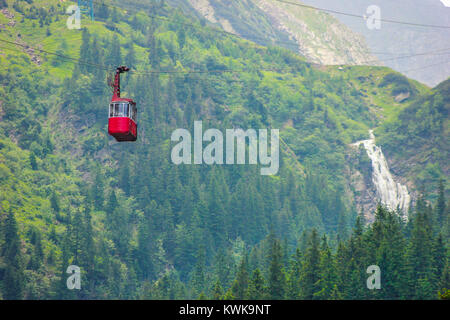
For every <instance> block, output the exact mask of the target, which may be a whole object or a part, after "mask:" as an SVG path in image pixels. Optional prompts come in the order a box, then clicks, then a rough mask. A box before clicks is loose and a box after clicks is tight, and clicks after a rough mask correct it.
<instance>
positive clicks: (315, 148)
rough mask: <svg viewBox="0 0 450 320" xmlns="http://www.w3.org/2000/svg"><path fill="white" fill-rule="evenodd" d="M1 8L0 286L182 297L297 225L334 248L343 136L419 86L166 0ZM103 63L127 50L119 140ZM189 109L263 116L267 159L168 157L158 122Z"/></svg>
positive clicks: (292, 236)
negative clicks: (218, 26)
mask: <svg viewBox="0 0 450 320" xmlns="http://www.w3.org/2000/svg"><path fill="white" fill-rule="evenodd" d="M39 9H40V10H39ZM103 9H104V8H103ZM8 11H9V12H10V13H13V14H14V20H15V22H16V23H15V24H14V25H10V26H6V27H5V28H4V29H3V30H2V33H1V37H0V39H2V40H7V41H12V42H16V41H17V42H18V43H19V44H21V45H23V46H17V45H13V44H11V43H4V42H3V44H2V48H1V52H0V53H1V54H0V64H1V66H2V68H3V69H4V70H5V72H4V73H2V74H1V76H0V81H1V86H0V118H1V122H0V137H1V147H0V181H1V184H0V186H1V191H2V192H1V193H0V210H1V211H0V217H1V218H0V245H1V247H2V250H0V252H1V258H0V283H1V287H0V291H1V295H2V297H10V294H11V290H10V288H9V287H8V286H7V285H5V283H8V281H10V280H11V279H12V280H15V282H17V283H18V284H19V285H18V288H20V287H21V288H20V289H18V290H17V292H15V294H16V295H17V296H18V297H20V298H29V299H33V298H34V299H36V298H38V299H48V298H58V299H66V298H79V299H104V298H120V299H134V298H154V299H161V298H171V299H176V298H197V297H199V296H200V295H201V293H206V294H210V293H211V291H212V287H213V285H214V282H215V281H219V282H220V283H219V284H220V286H222V287H223V288H224V289H225V290H228V289H229V288H231V287H232V283H233V279H234V278H235V276H236V274H237V272H238V271H237V270H238V266H239V264H240V261H241V260H243V258H244V257H245V256H246V254H247V252H250V253H249V255H251V256H252V258H251V259H250V261H251V263H252V266H253V269H254V268H256V267H257V266H260V267H261V268H262V267H264V266H265V265H266V264H267V259H266V258H265V257H266V256H267V255H266V253H267V250H266V249H267V248H268V247H269V245H270V243H271V242H270V239H273V238H274V237H279V238H282V239H284V240H285V243H284V244H283V250H285V251H286V252H287V254H286V255H285V258H286V260H288V259H287V258H288V253H289V254H290V253H291V252H293V250H294V249H295V248H296V247H297V244H298V242H300V240H299V239H304V238H305V236H306V232H307V231H308V230H309V229H312V228H315V229H316V230H318V231H317V233H320V234H327V235H328V237H329V243H330V245H331V246H333V247H336V246H337V244H338V242H339V241H340V240H342V239H347V238H348V237H349V234H350V231H349V230H350V229H351V228H352V227H353V225H354V221H355V218H356V215H357V213H356V210H355V205H354V202H353V194H352V192H351V190H349V188H348V181H347V176H346V173H347V169H348V168H347V166H348V162H347V159H346V156H347V152H348V144H350V143H351V142H354V141H356V140H360V139H363V138H365V137H367V135H368V130H369V129H370V128H373V127H376V126H379V125H381V124H382V123H383V122H384V121H385V120H386V119H392V118H394V117H395V116H396V115H397V114H399V113H401V112H402V110H403V109H404V108H405V106H406V103H407V102H408V99H406V100H405V101H403V102H400V100H398V99H397V100H396V97H398V94H402V93H404V94H405V95H409V96H410V97H411V98H410V99H413V98H414V97H415V96H417V95H421V94H429V92H430V90H429V89H428V88H427V87H425V86H423V85H420V84H418V83H417V82H415V81H411V80H409V79H406V80H405V79H402V80H403V81H401V83H400V85H399V86H397V85H396V84H392V83H386V81H385V79H386V78H388V79H389V78H390V77H389V75H390V74H392V70H390V69H388V68H381V67H344V68H338V67H318V66H315V65H313V64H311V63H308V62H306V61H305V59H303V58H301V57H299V56H297V55H295V54H294V53H292V52H290V51H288V50H285V49H281V48H277V47H270V48H266V47H262V46H260V45H257V44H255V43H253V42H249V41H246V40H241V39H238V38H236V37H234V36H230V35H225V34H221V35H218V34H217V32H215V31H213V30H211V29H209V28H208V27H207V26H203V25H201V24H200V23H198V22H197V21H195V20H193V19H191V18H189V17H186V16H183V15H182V14H180V12H178V11H176V10H173V9H172V8H170V7H167V6H160V7H158V8H152V11H151V12H152V15H156V16H158V17H161V19H151V17H149V16H147V14H146V13H145V11H144V10H143V11H142V12H139V13H132V14H130V13H128V12H124V11H121V10H115V11H114V10H113V11H109V10H104V11H100V10H99V19H98V20H97V21H95V22H93V21H89V20H87V19H85V18H83V20H82V24H83V27H84V29H83V30H69V29H67V27H66V18H67V16H66V15H65V14H64V12H65V8H64V7H63V6H62V5H61V4H60V3H59V1H54V0H47V1H39V2H37V1H36V2H33V3H32V4H30V3H28V2H27V1H18V2H17V4H16V5H15V6H14V8H13V7H12V5H11V6H10V7H9V8H8ZM105 20H106V21H105ZM160 20H161V21H162V20H165V21H164V22H161V21H160ZM188 25H189V27H187V26H188ZM19 35H20V36H19ZM33 48H34V49H33ZM39 48H42V49H43V50H46V51H48V52H58V55H54V54H50V53H45V52H43V51H39V50H38V49H39ZM64 56H70V57H72V58H73V59H76V58H80V59H81V60H82V61H81V62H80V63H73V62H74V61H73V60H69V59H67V58H63V57H64ZM86 62H89V63H86ZM121 64H126V65H130V66H131V67H132V72H131V73H130V74H128V75H126V76H124V78H123V87H122V95H123V96H124V97H132V98H133V99H134V100H135V101H136V102H137V103H138V108H139V115H138V119H139V139H138V141H137V142H136V143H133V144H122V143H116V142H115V141H114V140H113V139H112V138H111V137H109V136H108V134H107V118H106V113H107V106H108V103H109V101H110V99H111V90H110V88H109V87H108V86H107V84H106V82H107V81H106V78H107V75H108V74H109V73H111V72H112V71H113V70H114V67H115V66H117V65H121ZM189 70H191V71H202V72H201V73H198V74H192V73H188V72H186V71H189ZM225 70H234V72H218V71H225ZM154 71H167V72H171V73H169V74H167V73H162V74H158V73H155V72H154ZM174 72H179V73H174ZM194 120H202V121H203V125H204V128H207V127H211V128H217V129H219V130H221V131H223V130H225V129H227V128H236V127H241V128H243V129H246V128H268V127H271V128H279V129H280V136H281V138H282V139H283V143H281V145H280V156H281V161H280V171H279V174H278V175H276V176H261V175H260V174H259V167H257V166H252V165H242V166H241V165H239V166H238V165H236V166H220V165H215V166H208V165H198V166H194V165H179V166H178V165H175V164H173V163H172V162H171V161H170V152H171V147H173V143H172V142H171V141H170V136H171V133H172V132H173V131H174V130H175V129H177V128H186V129H190V130H192V126H193V122H194ZM33 159H34V160H33ZM12 217H15V219H16V220H17V222H18V230H19V231H18V236H17V238H16V237H12V238H15V239H19V240H20V241H18V242H19V243H20V244H21V245H20V250H15V251H14V250H12V249H11V247H10V246H9V243H11V241H10V239H9V238H7V237H6V235H8V236H9V235H11V234H12V235H14V234H15V232H14V223H13V221H14V219H13V218H12ZM13 249H14V248H13ZM16 249H17V248H16ZM280 250H281V249H280ZM5 252H8V257H6V255H5ZM11 252H12V253H14V254H13V255H12V254H11ZM10 256H14V259H13V260H14V261H17V263H10V261H13V260H12V259H9V257H10ZM69 264H76V265H79V266H80V267H81V268H82V270H83V279H85V280H83V281H84V282H83V290H81V291H79V292H74V291H69V290H67V288H66V287H65V277H66V276H67V274H66V266H67V265H69ZM224 269H226V270H224ZM15 275H20V276H17V277H16V276H15ZM21 276H22V277H21ZM263 276H264V277H265V278H266V279H267V274H264V275H263ZM21 279H22V280H21ZM217 279H218V280H217ZM20 285H22V286H20ZM168 287H170V292H169V290H168ZM327 294H328V293H327ZM330 296H331V295H330Z"/></svg>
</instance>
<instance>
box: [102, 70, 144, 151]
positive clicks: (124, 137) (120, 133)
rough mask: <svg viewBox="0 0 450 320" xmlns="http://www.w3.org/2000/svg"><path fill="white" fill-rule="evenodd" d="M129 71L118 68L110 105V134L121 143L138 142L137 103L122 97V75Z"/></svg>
mask: <svg viewBox="0 0 450 320" xmlns="http://www.w3.org/2000/svg"><path fill="white" fill-rule="evenodd" d="M127 71H129V68H127V67H125V66H122V67H118V68H117V70H116V74H115V79H114V84H113V87H114V93H113V97H112V99H111V104H110V105H109V119H108V133H109V134H110V135H112V136H113V137H114V138H116V140H117V141H119V142H121V141H136V140H137V122H136V116H137V108H136V103H135V102H134V101H133V100H131V99H124V98H121V97H120V74H121V73H123V72H127Z"/></svg>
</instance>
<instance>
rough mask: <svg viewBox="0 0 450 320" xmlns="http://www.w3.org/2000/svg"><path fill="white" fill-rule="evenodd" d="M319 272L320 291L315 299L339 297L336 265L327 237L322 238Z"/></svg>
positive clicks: (315, 294)
mask: <svg viewBox="0 0 450 320" xmlns="http://www.w3.org/2000/svg"><path fill="white" fill-rule="evenodd" d="M319 270H320V275H319V280H318V283H317V285H318V290H319V291H317V292H315V293H314V298H315V299H322V300H326V299H331V298H333V297H336V296H337V295H339V293H338V289H337V275H336V265H335V261H334V257H333V254H332V253H331V249H330V247H329V246H328V242H327V238H326V237H325V236H324V237H323V238H322V245H321V249H320V264H319Z"/></svg>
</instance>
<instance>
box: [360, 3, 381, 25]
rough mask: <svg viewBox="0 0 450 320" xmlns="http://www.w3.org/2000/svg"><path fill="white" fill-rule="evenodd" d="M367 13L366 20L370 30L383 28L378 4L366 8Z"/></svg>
mask: <svg viewBox="0 0 450 320" xmlns="http://www.w3.org/2000/svg"><path fill="white" fill-rule="evenodd" d="M366 14H367V15H364V16H363V17H364V19H365V20H366V25H367V28H369V30H380V29H381V9H380V7H379V6H377V5H374V4H373V5H370V6H368V7H367V9H366Z"/></svg>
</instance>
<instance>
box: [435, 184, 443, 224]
mask: <svg viewBox="0 0 450 320" xmlns="http://www.w3.org/2000/svg"><path fill="white" fill-rule="evenodd" d="M436 216H437V222H438V224H439V225H442V223H444V222H445V187H444V180H443V179H441V180H439V193H438V200H437V204H436Z"/></svg>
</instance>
